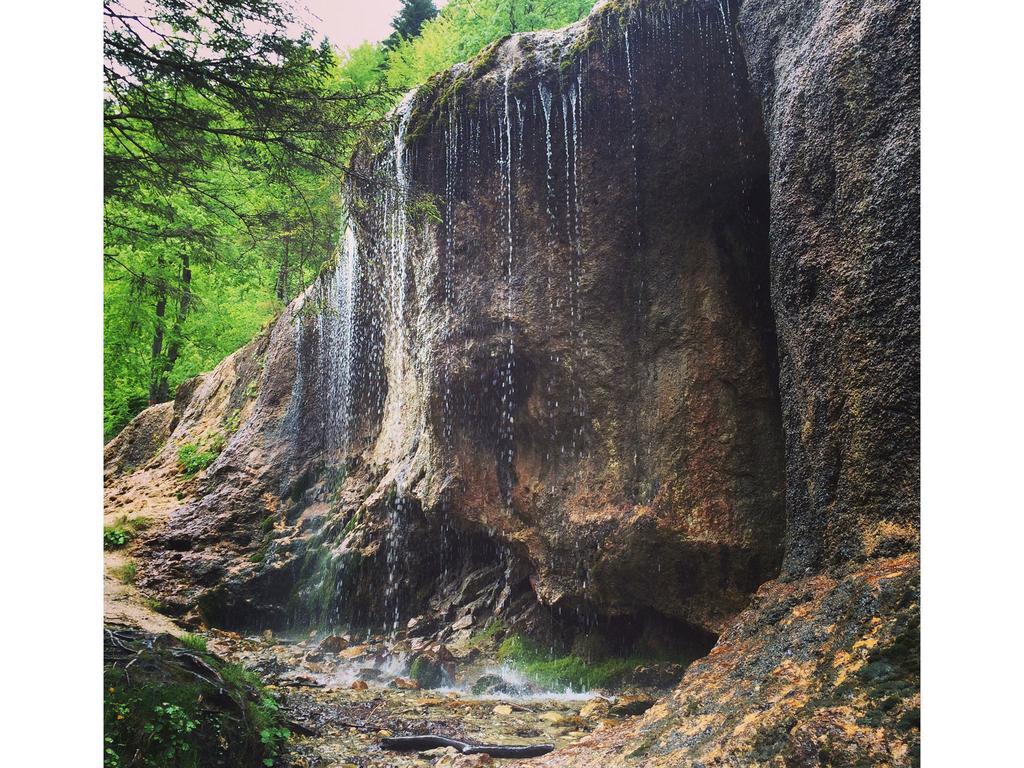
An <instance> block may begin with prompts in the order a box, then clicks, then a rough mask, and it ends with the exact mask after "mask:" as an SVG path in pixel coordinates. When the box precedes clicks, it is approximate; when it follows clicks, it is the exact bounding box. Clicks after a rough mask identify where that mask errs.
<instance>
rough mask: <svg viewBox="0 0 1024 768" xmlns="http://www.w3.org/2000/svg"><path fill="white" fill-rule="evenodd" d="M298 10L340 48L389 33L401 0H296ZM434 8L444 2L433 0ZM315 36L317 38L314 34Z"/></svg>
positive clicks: (375, 38) (372, 39)
mask: <svg viewBox="0 0 1024 768" xmlns="http://www.w3.org/2000/svg"><path fill="white" fill-rule="evenodd" d="M295 5H296V7H297V9H298V11H299V12H300V13H302V14H303V15H304V16H305V17H306V21H307V23H308V24H309V26H311V27H312V28H313V29H315V30H316V31H317V32H318V33H320V36H324V35H326V36H327V37H328V38H329V39H330V41H331V42H332V43H333V44H334V47H335V48H339V49H342V50H344V49H345V48H351V47H353V46H356V45H359V44H360V43H362V42H364V41H366V40H369V41H370V42H374V43H376V42H379V41H381V40H383V39H384V38H385V37H387V36H388V35H390V34H391V19H393V18H394V17H395V14H397V13H398V9H399V8H400V7H401V5H402V3H401V0H296V3H295ZM434 5H436V6H437V7H438V8H440V7H442V6H443V5H444V2H437V0H435V2H434ZM318 39H319V38H318Z"/></svg>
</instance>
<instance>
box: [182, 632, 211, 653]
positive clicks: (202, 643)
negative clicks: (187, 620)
mask: <svg viewBox="0 0 1024 768" xmlns="http://www.w3.org/2000/svg"><path fill="white" fill-rule="evenodd" d="M181 644H182V645H184V646H185V647H186V648H188V649H189V650H192V651H197V652H199V653H206V638H205V637H203V636H202V635H193V634H191V633H190V632H185V633H184V634H183V635H182V636H181Z"/></svg>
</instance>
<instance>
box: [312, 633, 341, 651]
mask: <svg viewBox="0 0 1024 768" xmlns="http://www.w3.org/2000/svg"><path fill="white" fill-rule="evenodd" d="M347 647H348V641H347V640H345V638H344V637H342V636H341V635H328V636H327V637H325V638H324V639H323V640H321V641H320V644H319V645H317V647H316V650H317V652H318V653H320V654H324V653H335V654H337V653H341V652H342V651H343V650H345V649H346V648H347Z"/></svg>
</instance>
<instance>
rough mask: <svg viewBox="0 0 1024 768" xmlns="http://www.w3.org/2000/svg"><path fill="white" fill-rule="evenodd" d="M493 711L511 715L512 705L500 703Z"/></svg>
mask: <svg viewBox="0 0 1024 768" xmlns="http://www.w3.org/2000/svg"><path fill="white" fill-rule="evenodd" d="M491 711H492V712H493V713H494V714H496V715H511V714H512V707H511V706H509V705H508V704H498V705H497V706H495V707H494V709H492V710H491Z"/></svg>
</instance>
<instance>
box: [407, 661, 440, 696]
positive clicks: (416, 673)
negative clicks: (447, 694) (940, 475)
mask: <svg viewBox="0 0 1024 768" xmlns="http://www.w3.org/2000/svg"><path fill="white" fill-rule="evenodd" d="M409 677H411V678H412V679H413V680H415V681H416V682H417V683H419V684H420V687H421V688H439V687H440V686H442V685H443V684H444V682H445V674H444V670H443V669H442V668H441V666H440V665H439V664H435V663H434V662H432V661H430V660H429V659H427V658H424V657H423V656H417V657H416V659H415V660H414V661H413V663H412V666H411V667H409Z"/></svg>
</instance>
